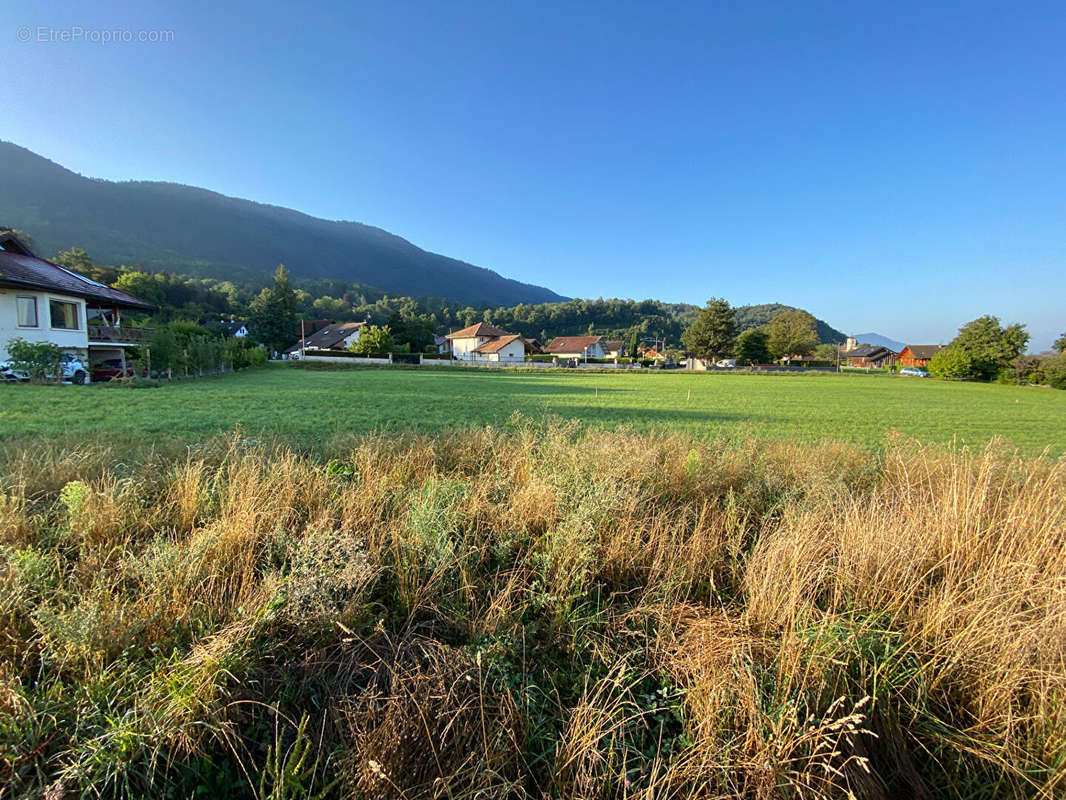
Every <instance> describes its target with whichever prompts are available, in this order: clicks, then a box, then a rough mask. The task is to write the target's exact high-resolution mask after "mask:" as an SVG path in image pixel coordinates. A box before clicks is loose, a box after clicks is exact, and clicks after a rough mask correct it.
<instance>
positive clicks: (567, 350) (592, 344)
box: [544, 336, 608, 358]
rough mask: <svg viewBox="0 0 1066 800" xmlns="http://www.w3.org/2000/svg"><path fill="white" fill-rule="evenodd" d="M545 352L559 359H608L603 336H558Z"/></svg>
mask: <svg viewBox="0 0 1066 800" xmlns="http://www.w3.org/2000/svg"><path fill="white" fill-rule="evenodd" d="M544 352H545V353H548V354H550V355H553V356H558V357H559V358H607V357H608V350H607V347H606V345H605V343H604V341H603V337H602V336H556V337H555V338H554V339H552V340H551V344H549V345H548V346H547V347H545V348H544Z"/></svg>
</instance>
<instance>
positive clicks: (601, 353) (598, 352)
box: [551, 342, 607, 358]
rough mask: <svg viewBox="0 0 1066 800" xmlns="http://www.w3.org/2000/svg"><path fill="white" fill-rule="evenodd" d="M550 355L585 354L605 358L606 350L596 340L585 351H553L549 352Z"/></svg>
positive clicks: (579, 356)
mask: <svg viewBox="0 0 1066 800" xmlns="http://www.w3.org/2000/svg"><path fill="white" fill-rule="evenodd" d="M551 355H553V356H555V357H556V358H584V357H585V356H588V357H589V358H607V351H606V350H605V349H604V348H603V345H601V344H600V343H599V342H597V343H596V344H594V345H592V347H590V348H589V349H588V350H587V351H586V350H578V351H577V352H576V353H555V352H553V353H551Z"/></svg>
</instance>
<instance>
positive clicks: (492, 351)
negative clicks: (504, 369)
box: [474, 333, 526, 363]
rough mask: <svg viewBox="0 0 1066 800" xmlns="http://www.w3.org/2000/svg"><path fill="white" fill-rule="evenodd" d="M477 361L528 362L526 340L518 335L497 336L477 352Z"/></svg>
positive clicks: (476, 350) (479, 347)
mask: <svg viewBox="0 0 1066 800" xmlns="http://www.w3.org/2000/svg"><path fill="white" fill-rule="evenodd" d="M474 354H475V360H477V359H481V360H484V361H490V362H512V363H513V362H522V361H525V360H526V340H525V339H523V338H522V337H521V336H519V335H518V334H517V333H509V334H507V335H506V336H497V337H496V338H495V339H490V340H489V341H487V342H485V344H483V345H479V346H478V347H477V348H476V349H475V350H474Z"/></svg>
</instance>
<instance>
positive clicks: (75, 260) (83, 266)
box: [55, 247, 93, 274]
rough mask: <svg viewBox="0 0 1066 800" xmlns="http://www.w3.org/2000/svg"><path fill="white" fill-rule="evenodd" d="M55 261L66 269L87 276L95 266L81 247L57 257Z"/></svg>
mask: <svg viewBox="0 0 1066 800" xmlns="http://www.w3.org/2000/svg"><path fill="white" fill-rule="evenodd" d="M55 261H56V263H57V264H59V266H61V267H66V268H67V269H69V270H73V271H74V272H80V273H82V274H87V273H88V272H89V270H90V269H92V266H93V260H92V259H91V258H89V254H88V253H86V252H85V251H84V250H82V249H81V248H80V247H72V248H70V249H69V250H64V251H63V252H62V253H59V254H57V255H56V258H55Z"/></svg>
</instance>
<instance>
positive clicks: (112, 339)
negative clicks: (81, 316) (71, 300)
mask: <svg viewBox="0 0 1066 800" xmlns="http://www.w3.org/2000/svg"><path fill="white" fill-rule="evenodd" d="M152 331H153V329H152V328H138V327H137V326H135V325H123V326H122V327H120V328H115V327H112V326H110V325H93V324H91V323H90V324H89V342H90V343H91V344H148V340H149V339H151V338H152Z"/></svg>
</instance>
